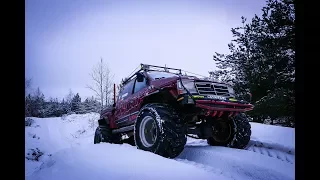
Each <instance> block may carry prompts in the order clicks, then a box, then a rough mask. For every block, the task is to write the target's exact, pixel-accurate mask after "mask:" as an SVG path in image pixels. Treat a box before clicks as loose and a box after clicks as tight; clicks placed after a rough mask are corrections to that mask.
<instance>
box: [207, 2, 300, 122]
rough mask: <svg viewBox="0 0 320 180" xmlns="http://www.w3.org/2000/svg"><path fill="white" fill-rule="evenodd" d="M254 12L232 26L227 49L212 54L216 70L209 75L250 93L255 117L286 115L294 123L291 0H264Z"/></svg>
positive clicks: (251, 113)
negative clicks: (265, 0) (258, 12)
mask: <svg viewBox="0 0 320 180" xmlns="http://www.w3.org/2000/svg"><path fill="white" fill-rule="evenodd" d="M262 11H263V14H262V16H261V17H258V16H257V15H255V16H254V18H253V19H252V20H251V22H250V23H247V20H246V18H244V17H242V23H243V26H242V27H237V28H232V30H231V32H232V34H233V37H235V39H234V40H232V42H231V43H230V44H228V47H229V50H230V53H229V54H219V53H216V54H215V55H214V56H213V60H214V61H216V62H217V67H218V68H220V70H217V71H215V72H210V73H211V74H212V76H213V77H215V78H219V79H220V80H222V81H227V82H229V83H231V84H232V85H234V88H235V91H236V92H237V93H238V94H239V95H240V96H244V95H245V94H246V93H247V91H250V92H251V93H252V95H253V96H252V101H253V103H254V105H255V109H254V110H253V111H252V112H250V113H249V114H250V115H251V116H252V117H253V118H254V120H255V121H258V122H263V121H264V119H265V118H270V119H271V122H273V121H274V120H277V119H281V118H282V119H286V125H289V124H294V121H295V120H294V111H295V110H294V104H295V99H294V81H295V78H294V76H295V65H294V64H295V63H294V57H295V26H294V23H295V10H294V4H293V0H281V1H280V0H268V1H267V5H266V6H265V7H263V9H262Z"/></svg>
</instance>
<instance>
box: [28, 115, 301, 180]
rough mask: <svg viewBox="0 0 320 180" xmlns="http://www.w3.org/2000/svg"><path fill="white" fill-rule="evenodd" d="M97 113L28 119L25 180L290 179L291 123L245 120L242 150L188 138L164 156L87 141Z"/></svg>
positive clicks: (92, 132) (92, 129)
mask: <svg viewBox="0 0 320 180" xmlns="http://www.w3.org/2000/svg"><path fill="white" fill-rule="evenodd" d="M98 117H99V115H98V114H96V113H90V114H84V115H75V114H73V115H69V116H66V117H63V118H32V119H33V120H34V122H33V124H32V125H31V126H30V127H26V132H25V135H26V144H25V150H26V152H25V153H26V159H25V164H26V170H25V175H26V179H27V180H48V179H49V180H51V179H52V180H53V179H57V180H58V179H64V180H69V179H70V180H71V179H77V180H86V179H90V180H95V179H113V180H114V179H119V180H120V179H131V180H142V179H153V180H154V179H165V180H169V179H175V180H176V179H201V180H206V179H208V180H209V179H210V180H212V179H219V180H227V179H236V180H247V179H248V180H250V179H252V180H253V179H261V180H273V179H279V180H280V179H281V180H287V179H288V180H289V179H290V180H292V179H295V178H294V172H295V169H294V164H295V159H294V156H295V154H294V153H295V151H294V149H295V148H294V147H295V144H294V138H295V137H294V136H295V133H294V129H293V128H286V127H279V126H272V125H264V124H258V123H251V126H252V137H251V141H250V143H249V145H248V147H247V148H246V149H244V150H239V149H231V148H225V147H212V146H208V145H207V143H206V141H204V140H198V139H192V138H188V142H187V145H186V147H185V150H184V151H183V152H182V153H181V155H179V156H178V157H177V158H175V159H167V158H163V157H161V156H158V155H155V154H152V153H149V152H145V151H142V150H138V149H136V147H134V146H130V145H128V144H122V145H116V144H108V143H102V144H93V135H94V130H95V128H96V127H97V121H96V120H97V119H98Z"/></svg>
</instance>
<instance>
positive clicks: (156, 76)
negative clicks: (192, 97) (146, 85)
mask: <svg viewBox="0 0 320 180" xmlns="http://www.w3.org/2000/svg"><path fill="white" fill-rule="evenodd" d="M148 74H149V76H150V77H151V78H152V79H162V78H170V77H178V75H176V74H172V73H168V72H160V71H149V72H148Z"/></svg>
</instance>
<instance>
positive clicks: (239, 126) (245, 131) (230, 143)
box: [207, 114, 251, 149]
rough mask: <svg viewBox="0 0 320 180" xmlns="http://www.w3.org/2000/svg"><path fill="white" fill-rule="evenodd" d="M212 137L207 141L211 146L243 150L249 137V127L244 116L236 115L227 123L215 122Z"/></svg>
mask: <svg viewBox="0 0 320 180" xmlns="http://www.w3.org/2000/svg"><path fill="white" fill-rule="evenodd" d="M212 128H213V132H214V134H213V136H212V137H209V138H208V139H207V142H208V144H209V145H211V146H227V147H231V148H237V149H243V148H245V147H246V146H247V145H248V143H249V141H250V136H251V125H250V123H249V121H248V118H247V117H246V115H244V114H238V115H237V116H235V117H234V118H232V119H229V120H227V121H223V120H221V121H219V120H217V121H216V122H215V123H214V124H213V126H212Z"/></svg>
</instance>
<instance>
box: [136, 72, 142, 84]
mask: <svg viewBox="0 0 320 180" xmlns="http://www.w3.org/2000/svg"><path fill="white" fill-rule="evenodd" d="M143 80H144V75H143V74H142V73H137V81H138V82H143Z"/></svg>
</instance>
